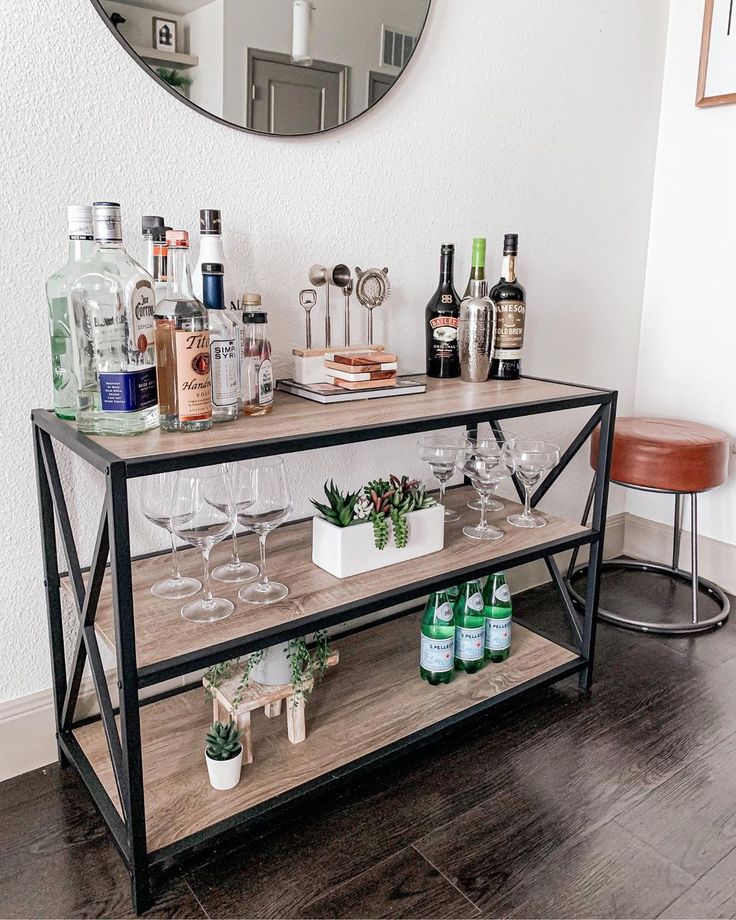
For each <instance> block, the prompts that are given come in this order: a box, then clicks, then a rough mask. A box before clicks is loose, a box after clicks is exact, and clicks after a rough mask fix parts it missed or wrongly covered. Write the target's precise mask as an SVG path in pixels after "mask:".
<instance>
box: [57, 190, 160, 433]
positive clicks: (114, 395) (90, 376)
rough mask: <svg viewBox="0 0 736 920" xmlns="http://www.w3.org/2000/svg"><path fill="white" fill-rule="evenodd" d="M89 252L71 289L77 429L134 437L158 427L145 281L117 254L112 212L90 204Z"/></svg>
mask: <svg viewBox="0 0 736 920" xmlns="http://www.w3.org/2000/svg"><path fill="white" fill-rule="evenodd" d="M93 222H94V236H95V242H96V249H95V252H94V254H93V255H92V257H91V259H90V260H89V261H88V262H87V263H86V264H85V265H84V266H83V271H82V273H81V274H79V275H78V276H77V277H76V280H75V281H74V282H73V283H72V286H71V299H72V309H73V313H74V326H75V336H74V340H73V342H74V368H75V373H76V375H77V384H78V404H79V408H78V411H77V425H78V427H79V430H80V431H84V432H87V433H90V434H123V435H125V434H139V433H140V432H142V431H146V430H148V429H149V428H155V427H156V425H157V424H158V407H157V405H156V366H155V364H156V359H155V354H156V352H155V348H154V342H153V308H154V294H153V285H152V281H151V276H150V275H149V274H148V273H147V272H146V271H145V270H144V269H143V268H142V267H141V266H140V265H139V264H138V263H137V262H136V261H135V260H134V259H132V258H131V257H130V256H129V255H128V253H127V252H126V251H125V249H124V248H123V234H122V226H121V221H120V205H119V204H117V203H116V202H110V201H98V202H95V204H94V211H93Z"/></svg>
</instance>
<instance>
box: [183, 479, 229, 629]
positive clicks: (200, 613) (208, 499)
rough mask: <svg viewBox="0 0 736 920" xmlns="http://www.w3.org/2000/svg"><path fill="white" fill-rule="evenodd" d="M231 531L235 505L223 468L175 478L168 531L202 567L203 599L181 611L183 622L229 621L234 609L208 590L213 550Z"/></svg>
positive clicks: (225, 599) (186, 605)
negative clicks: (199, 557) (189, 548)
mask: <svg viewBox="0 0 736 920" xmlns="http://www.w3.org/2000/svg"><path fill="white" fill-rule="evenodd" d="M228 491H229V497H228ZM234 528H235V502H234V501H233V498H232V487H231V485H230V474H229V473H228V470H227V467H226V466H225V465H224V464H220V465H218V466H211V467H205V468H204V469H201V470H183V471H182V472H180V473H177V474H176V482H175V483H174V495H173V498H172V502H171V529H172V530H173V531H174V533H175V534H176V535H177V536H178V537H181V539H182V540H184V541H185V542H186V543H190V544H191V545H192V546H196V547H197V548H198V549H199V550H200V551H201V553H202V562H203V563H204V597H203V598H201V600H198V601H192V603H191V604H185V605H184V607H182V608H181V615H182V616H183V617H184V619H185V620H192V621H193V622H195V623H214V622H215V620H224V619H225V617H229V616H230V614H231V613H232V612H233V610H234V609H235V606H234V604H233V603H232V602H231V601H229V600H228V599H227V598H225V597H213V596H212V591H211V590H210V553H211V552H212V547H213V546H214V545H215V544H216V543H220V541H222V540H225V539H227V537H229V536H230V535H231V534H232V532H233V530H234Z"/></svg>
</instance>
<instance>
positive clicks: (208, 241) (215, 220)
mask: <svg viewBox="0 0 736 920" xmlns="http://www.w3.org/2000/svg"><path fill="white" fill-rule="evenodd" d="M207 262H209V263H216V264H219V265H222V266H224V267H225V268H226V267H227V260H226V258H225V246H224V244H223V242H222V214H221V213H220V211H218V210H217V209H216V208H203V209H202V210H201V211H200V212H199V253H198V254H197V262H196V265H195V266H194V271H193V272H192V286H193V288H194V293H195V294H196V296H197V297H199V299H200V300H202V299H203V298H204V279H203V278H202V266H203V265H204V264H205V263H207Z"/></svg>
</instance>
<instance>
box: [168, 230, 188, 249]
mask: <svg viewBox="0 0 736 920" xmlns="http://www.w3.org/2000/svg"><path fill="white" fill-rule="evenodd" d="M166 245H167V246H168V247H169V249H188V248H189V234H188V233H187V231H186V230H167V231H166Z"/></svg>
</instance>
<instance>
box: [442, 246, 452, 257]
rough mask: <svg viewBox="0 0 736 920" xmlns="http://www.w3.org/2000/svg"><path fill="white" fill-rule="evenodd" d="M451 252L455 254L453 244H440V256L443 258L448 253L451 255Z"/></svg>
mask: <svg viewBox="0 0 736 920" xmlns="http://www.w3.org/2000/svg"><path fill="white" fill-rule="evenodd" d="M453 252H455V244H454V243H443V244H442V255H443V256H444V255H447V254H448V253H453Z"/></svg>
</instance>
